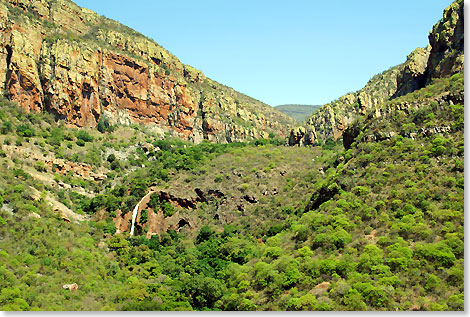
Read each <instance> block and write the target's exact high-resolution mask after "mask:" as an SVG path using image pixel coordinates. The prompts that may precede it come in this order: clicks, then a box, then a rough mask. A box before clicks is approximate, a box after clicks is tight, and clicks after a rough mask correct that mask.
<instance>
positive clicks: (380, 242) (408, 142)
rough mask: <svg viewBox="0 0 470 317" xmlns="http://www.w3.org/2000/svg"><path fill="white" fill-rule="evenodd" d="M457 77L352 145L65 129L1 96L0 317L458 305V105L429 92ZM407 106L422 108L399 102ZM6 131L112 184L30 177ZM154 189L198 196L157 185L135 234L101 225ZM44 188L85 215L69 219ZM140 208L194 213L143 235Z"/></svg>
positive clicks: (370, 127)
mask: <svg viewBox="0 0 470 317" xmlns="http://www.w3.org/2000/svg"><path fill="white" fill-rule="evenodd" d="M462 76H463V75H456V76H453V77H452V78H446V79H442V80H436V81H435V82H434V83H433V84H432V85H430V86H429V87H428V88H424V89H423V90H420V91H417V92H415V93H414V96H413V98H412V99H411V97H410V96H403V97H400V98H399V99H397V100H395V101H393V103H387V104H385V105H384V107H386V108H388V109H389V112H388V113H387V115H386V118H388V119H389V120H382V119H381V118H380V117H379V118H374V117H364V119H362V120H359V121H356V122H355V123H354V124H353V126H352V128H354V127H356V128H357V131H359V132H358V133H357V134H356V136H355V139H354V142H353V143H352V144H351V145H350V146H349V147H348V149H343V148H342V145H341V144H340V143H339V142H332V141H328V142H326V143H325V144H324V145H322V146H316V147H300V148H299V147H285V146H282V145H279V143H278V141H277V140H276V139H275V138H274V139H266V140H262V139H261V140H256V141H254V142H251V143H231V144H213V143H209V142H202V143H200V144H198V145H191V144H189V143H186V142H183V141H180V140H178V139H171V138H166V139H158V138H155V137H153V136H152V134H151V133H150V132H148V131H147V130H146V129H145V127H134V128H124V127H116V129H115V130H114V131H106V132H105V133H102V132H99V131H93V130H74V129H69V128H65V127H64V126H63V125H61V124H60V123H55V122H54V121H53V120H51V118H50V117H49V116H48V115H44V114H37V115H34V114H26V113H24V112H22V111H21V110H20V109H18V108H16V107H14V106H13V105H11V104H9V103H8V102H6V101H2V107H1V108H0V119H1V120H2V122H1V126H2V127H5V128H4V129H2V133H3V134H2V135H0V138H1V139H0V141H1V142H0V143H2V144H3V145H2V151H3V152H2V153H4V155H3V158H2V165H1V166H0V168H1V174H2V179H3V181H2V183H1V186H0V195H1V196H0V197H1V199H0V202H1V205H2V206H3V207H2V208H1V209H0V216H1V218H0V223H1V227H0V234H1V235H2V237H3V240H2V241H1V242H0V249H1V251H0V269H1V270H2V272H3V275H4V276H5V278H4V279H3V280H2V282H1V283H2V285H1V286H2V287H1V288H2V291H1V293H0V305H1V308H2V310H82V309H85V310H99V309H104V310H193V309H194V310H207V309H209V310H214V309H216V310H413V309H419V310H462V309H463V303H464V301H463V294H464V293H463V277H464V275H463V263H464V262H463V259H464V258H463V256H464V242H463V241H464V232H463V228H464V227H463V226H464V222H463V221H464V208H463V186H464V182H463V169H464V164H463V152H464V140H463V114H464V111H463V105H460V104H448V103H440V104H436V103H434V102H433V101H432V99H431V100H430V99H427V98H428V97H426V95H429V93H428V91H427V89H429V90H430V91H432V93H433V96H435V95H436V94H437V95H439V93H440V91H444V90H446V89H451V90H452V91H453V92H454V93H455V94H459V93H461V92H462V91H463V85H461V84H459V85H457V84H456V83H461V82H462V81H461V78H462ZM449 87H450V88H449ZM407 98H408V99H407ZM409 101H419V102H420V104H421V106H420V107H419V108H413V110H412V111H411V112H409V113H408V115H403V114H402V113H401V111H402V110H398V109H397V110H395V108H394V107H393V105H394V104H403V103H406V102H409ZM399 109H402V107H401V108H399ZM449 124H450V126H449V129H447V128H446V129H444V130H442V131H444V132H433V133H428V134H423V133H420V132H419V131H424V130H423V129H425V128H426V129H428V130H429V129H432V128H433V127H444V126H447V125H449ZM352 128H351V129H352ZM30 131H32V132H30ZM394 131H396V133H390V132H394ZM426 131H427V130H426ZM432 131H434V130H432ZM436 131H437V130H436ZM439 131H440V130H439ZM377 132H380V135H382V136H384V137H380V138H373V137H371V135H376V134H377ZM374 133H375V134H374ZM15 137H22V138H24V141H23V143H22V145H21V148H22V149H23V150H24V151H32V152H38V153H42V151H51V153H53V154H54V156H55V157H64V158H66V159H71V160H74V161H75V162H78V163H87V164H90V166H91V168H92V171H95V172H98V170H100V169H101V170H102V171H104V173H106V175H107V177H106V178H103V179H101V180H90V179H84V178H81V177H79V176H77V175H73V173H72V174H71V173H66V174H56V177H54V178H53V180H51V181H52V183H48V182H44V181H38V180H39V179H41V178H38V176H37V175H38V173H39V174H41V175H47V174H49V173H52V169H51V167H49V166H48V165H47V164H45V163H44V162H43V161H40V160H38V161H36V162H34V160H33V159H31V160H30V159H29V158H27V157H24V156H21V154H20V153H19V152H18V153H16V152H12V149H11V145H7V143H5V142H4V141H6V140H7V139H14V138H15ZM130 139H133V142H134V143H133V144H141V146H137V147H132V145H130V144H129V143H128V140H130ZM78 140H81V141H83V142H84V144H83V146H81V145H79V144H78V143H77V141H78ZM66 144H70V148H69V147H68V146H65V145H66ZM144 147H145V148H146V150H144V149H143V148H144ZM150 148H153V149H154V150H149V149H150ZM157 148H158V149H159V150H155V149H157ZM85 149H86V150H87V151H90V150H91V153H95V154H92V155H91V154H86V152H81V151H83V150H85ZM129 149H133V150H132V151H129ZM80 153H81V154H80ZM75 154H77V155H75ZM56 173H57V172H56ZM59 182H64V183H65V184H70V186H73V187H72V188H75V189H67V188H64V187H63V186H64V185H62V188H61V187H60V186H58V185H57V184H58V183H59ZM54 184H55V185H54ZM151 186H153V187H154V188H155V187H156V188H161V189H164V190H165V191H166V192H168V193H170V194H172V195H176V196H177V197H195V193H194V189H195V188H199V189H200V190H201V191H202V192H204V193H206V194H205V195H206V198H207V201H206V202H200V203H197V205H196V208H195V209H187V210H186V209H181V207H176V206H175V205H174V204H173V203H170V202H169V201H166V200H165V199H162V198H161V197H160V196H158V195H157V194H152V195H150V198H149V203H148V204H147V207H146V208H148V209H143V210H142V211H141V213H140V224H139V226H138V228H137V229H138V230H137V235H136V236H134V237H129V235H128V234H127V233H120V234H119V233H116V227H115V225H114V222H112V221H111V219H112V218H114V217H117V213H118V211H124V212H125V213H128V212H130V211H131V210H132V209H133V208H134V206H135V204H136V203H137V202H138V201H139V200H140V198H141V197H143V196H144V195H145V194H146V193H147V192H148V188H150V187H151ZM77 188H80V190H78V189H77ZM209 190H212V191H214V192H221V193H222V194H223V195H219V196H207V195H208V194H207V193H209ZM35 193H39V194H35ZM312 194H313V195H312ZM50 195H52V196H54V197H56V200H59V201H61V202H63V204H64V205H66V206H69V208H71V209H72V210H73V211H74V212H75V213H76V214H77V215H80V214H82V215H86V214H88V215H90V216H89V218H88V220H86V221H83V222H79V223H76V221H71V222H70V223H68V222H64V220H63V219H62V216H61V214H60V213H57V212H56V211H53V210H52V208H51V207H50V205H49V204H48V203H47V201H48V200H49V199H50V198H48V197H49V196H50ZM32 197H37V198H32ZM149 210H153V211H155V212H161V213H162V214H163V216H164V217H165V218H166V219H173V218H172V217H175V216H177V215H178V213H179V214H181V215H186V216H185V217H190V218H191V217H192V218H191V219H193V220H191V226H190V227H188V226H185V227H182V228H178V230H175V229H173V228H169V229H168V230H167V231H164V232H160V233H159V234H152V235H151V238H150V239H147V238H146V237H145V233H146V232H148V227H145V228H146V229H145V230H143V228H142V226H145V225H146V224H147V223H149V221H150V218H151V217H152V216H151V212H150V211H149ZM36 215H37V216H36ZM39 217H40V218H39ZM72 220H73V219H72ZM57 237H60V239H58V238H57ZM73 282H76V283H77V284H78V285H79V288H78V290H77V291H69V290H65V289H63V288H62V285H64V284H69V283H73Z"/></svg>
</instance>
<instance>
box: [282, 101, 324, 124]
mask: <svg viewBox="0 0 470 317" xmlns="http://www.w3.org/2000/svg"><path fill="white" fill-rule="evenodd" d="M320 107H321V105H280V106H276V107H274V108H275V109H276V110H279V111H281V112H284V113H285V114H287V115H288V116H291V117H292V118H294V119H295V120H297V121H299V122H302V121H305V120H306V119H307V118H308V117H310V116H311V115H312V114H313V113H314V112H315V111H317V109H318V108H320Z"/></svg>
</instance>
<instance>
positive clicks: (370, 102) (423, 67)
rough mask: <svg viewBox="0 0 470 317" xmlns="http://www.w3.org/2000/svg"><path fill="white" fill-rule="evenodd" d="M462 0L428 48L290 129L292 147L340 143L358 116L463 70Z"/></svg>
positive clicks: (433, 33)
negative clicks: (328, 142) (320, 143)
mask: <svg viewBox="0 0 470 317" xmlns="http://www.w3.org/2000/svg"><path fill="white" fill-rule="evenodd" d="M463 32H464V30H463V1H455V2H454V3H453V4H452V5H451V6H449V7H448V8H446V10H445V11H444V16H443V18H442V20H441V21H439V22H438V23H436V25H434V27H433V28H432V30H431V32H430V34H429V45H428V46H427V47H425V48H417V49H416V50H414V51H413V52H412V53H410V54H409V55H408V57H407V59H406V61H405V63H403V64H400V65H397V66H394V67H391V68H390V69H388V70H386V71H384V72H383V73H381V74H377V75H375V76H373V77H372V78H371V79H370V80H369V82H368V83H367V84H366V85H365V86H364V88H362V89H360V90H358V91H356V92H353V93H349V94H346V95H344V96H342V97H340V98H338V99H337V100H334V101H332V102H331V103H328V104H326V105H323V106H322V107H320V109H318V111H316V112H315V114H314V115H313V116H311V117H310V118H309V119H308V120H307V122H306V123H305V124H304V125H302V126H297V127H295V128H294V129H292V130H291V133H290V137H289V145H298V144H300V145H310V144H314V143H316V142H324V141H325V140H328V139H333V140H337V139H338V138H340V137H341V136H342V134H343V132H344V131H345V129H346V128H347V127H348V126H349V125H350V124H351V123H352V122H353V121H354V120H355V119H356V118H358V117H360V116H363V115H365V114H366V113H370V112H373V111H374V110H375V109H376V108H377V107H379V106H380V105H381V104H383V103H384V102H386V101H388V100H391V99H394V98H397V97H399V96H402V95H405V94H407V93H410V92H413V91H415V90H416V89H420V88H422V87H424V86H425V85H426V84H429V83H430V82H431V80H432V79H433V78H439V77H442V76H450V75H453V74H456V73H458V72H460V71H463V66H464V64H463V59H464V53H463V43H464V35H463Z"/></svg>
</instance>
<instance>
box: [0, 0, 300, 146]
mask: <svg viewBox="0 0 470 317" xmlns="http://www.w3.org/2000/svg"><path fill="white" fill-rule="evenodd" d="M0 38H1V44H0V82H1V83H3V85H4V91H3V94H4V95H5V96H6V97H8V98H9V99H10V100H13V101H16V102H17V103H18V104H19V105H20V106H21V107H23V108H25V109H26V110H28V111H36V112H38V111H48V112H51V113H53V114H55V115H56V117H57V118H58V119H63V120H65V122H67V123H68V124H69V125H74V126H79V127H82V126H91V127H93V126H96V125H97V124H98V122H99V121H100V120H107V121H109V122H110V123H119V124H125V125H130V124H133V123H139V124H146V125H150V126H153V127H154V129H155V131H156V132H157V133H158V134H160V135H163V134H165V133H169V134H170V135H173V136H176V137H179V138H182V139H186V140H190V141H193V142H195V143H199V142H201V141H202V140H203V139H207V140H210V141H215V142H233V141H242V140H246V139H250V138H260V137H265V138H266V137H268V135H269V133H274V134H277V135H279V136H287V134H288V131H289V127H290V125H292V124H293V123H294V122H295V121H294V120H293V119H291V118H289V117H288V116H286V115H284V114H282V113H280V112H278V111H276V110H273V109H272V108H271V107H270V106H268V105H266V104H263V103H261V102H259V101H257V100H254V99H252V98H250V97H248V96H245V95H243V94H241V93H239V92H237V91H235V90H233V89H231V88H229V87H226V86H223V85H221V84H219V83H217V82H215V81H213V80H211V79H209V78H207V77H206V76H205V75H204V74H203V73H202V72H200V71H199V70H196V69H194V68H193V67H191V66H189V65H184V64H182V63H181V62H180V61H179V60H178V59H177V58H176V57H175V56H173V55H172V54H171V53H169V52H168V51H167V50H165V49H164V48H162V47H161V46H159V45H158V44H157V43H155V42H154V41H152V40H150V39H148V38H146V37H145V36H143V35H141V34H139V33H137V32H135V31H133V30H132V29H130V28H128V27H126V26H124V25H121V24H119V23H117V22H115V21H113V20H110V19H107V18H105V17H102V16H99V15H98V14H96V13H94V12H92V11H90V10H87V9H84V8H80V7H79V6H77V5H75V4H74V3H73V2H71V1H68V0H41V1H33V0H2V1H0Z"/></svg>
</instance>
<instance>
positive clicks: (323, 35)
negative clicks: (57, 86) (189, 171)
mask: <svg viewBox="0 0 470 317" xmlns="http://www.w3.org/2000/svg"><path fill="white" fill-rule="evenodd" d="M75 3H77V4H78V5H80V6H82V7H85V8H88V9H91V10H93V11H96V12H97V13H99V14H101V15H104V16H106V17H108V18H111V19H114V20H117V21H119V22H121V23H123V24H125V25H127V26H129V27H131V28H133V29H135V30H136V31H138V32H141V33H143V34H144V35H146V36H147V37H150V38H152V39H154V40H155V41H156V42H157V43H159V44H160V45H161V46H163V47H164V48H166V49H167V50H169V51H170V52H171V53H173V54H174V55H176V56H177V57H178V58H179V59H180V60H181V61H182V62H183V63H185V64H189V65H191V66H193V67H196V68H197V69H200V70H201V71H203V72H204V74H206V76H208V77H210V78H212V79H214V80H216V81H218V82H220V83H222V84H224V85H227V86H230V87H233V88H234V89H236V90H238V91H240V92H242V93H245V94H247V95H249V96H251V97H254V98H256V99H258V100H261V101H263V102H266V103H268V104H270V105H272V106H276V105H280V104H287V103H297V104H325V103H327V102H329V101H332V100H334V99H336V98H338V97H340V96H342V95H344V94H345V93H348V92H352V91H355V90H358V89H360V88H362V87H363V86H364V85H365V84H366V83H367V81H368V80H369V79H370V78H371V77H372V76H373V75H374V74H377V73H380V72H382V71H384V70H386V69H388V68H390V67H391V66H394V65H397V64H399V63H402V62H404V61H405V60H406V56H407V55H408V54H409V53H410V52H411V51H412V50H413V49H415V48H416V47H419V46H421V47H423V46H426V45H427V44H428V34H429V31H430V30H431V28H432V26H433V25H434V24H435V23H436V22H437V21H438V20H439V19H441V18H442V12H443V10H444V8H445V7H447V6H448V5H450V4H451V3H452V1H451V0H393V1H392V0H382V1H380V0H379V1H378V0H357V1H346V0H337V1H316V0H289V1H286V0H283V1H278V0H258V1H257V0H236V1H220V0H218V1H217V0H199V1H194V0H193V1H185V0H171V1H169V0H165V1H160V0H134V1H119V0H99V1H96V0H75Z"/></svg>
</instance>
